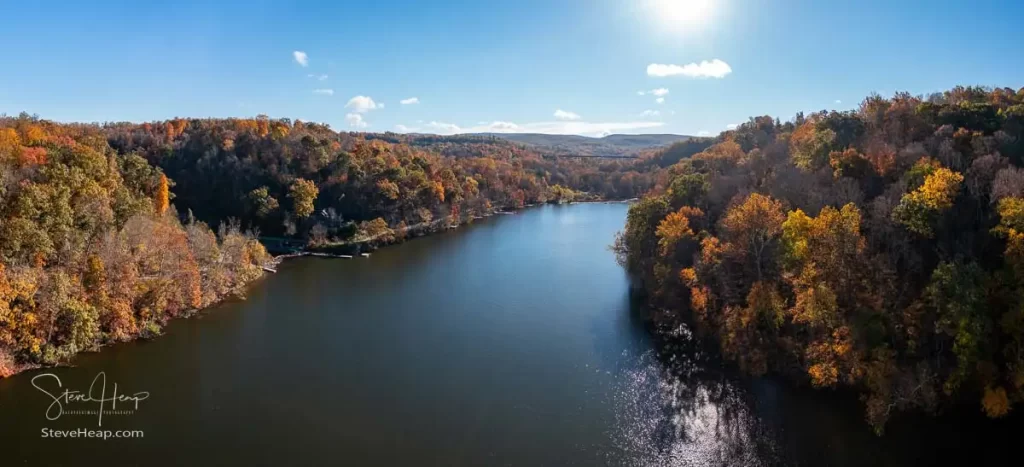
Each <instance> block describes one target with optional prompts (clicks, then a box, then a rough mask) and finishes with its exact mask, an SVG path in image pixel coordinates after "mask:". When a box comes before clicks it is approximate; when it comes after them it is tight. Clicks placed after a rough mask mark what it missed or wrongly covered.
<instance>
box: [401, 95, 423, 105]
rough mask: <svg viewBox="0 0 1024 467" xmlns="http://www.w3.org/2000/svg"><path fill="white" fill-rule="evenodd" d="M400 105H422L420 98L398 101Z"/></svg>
mask: <svg viewBox="0 0 1024 467" xmlns="http://www.w3.org/2000/svg"><path fill="white" fill-rule="evenodd" d="M398 103H400V104H402V105H411V104H419V103H420V98H418V97H410V98H408V99H402V100H400V101H398Z"/></svg>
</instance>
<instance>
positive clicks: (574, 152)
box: [470, 133, 692, 157]
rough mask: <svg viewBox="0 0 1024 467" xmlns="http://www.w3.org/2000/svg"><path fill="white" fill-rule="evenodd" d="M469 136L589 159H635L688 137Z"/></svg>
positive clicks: (662, 135)
mask: <svg viewBox="0 0 1024 467" xmlns="http://www.w3.org/2000/svg"><path fill="white" fill-rule="evenodd" d="M470 136H489V137H494V138H499V139H504V140H508V141H513V142H516V143H521V144H525V145H527V146H532V147H534V148H535V149H537V150H539V151H540V152H542V153H548V154H553V155H562V156H592V157H636V156H637V154H639V153H640V152H642V151H646V150H649V149H656V148H661V147H665V146H669V145H671V144H672V143H675V142H678V141H685V140H688V139H690V138H692V136H686V135H669V134H654V135H608V136H605V137H602V138H591V137H588V136H579V135H549V134H538V133H476V134H473V135H470Z"/></svg>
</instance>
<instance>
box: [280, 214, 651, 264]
mask: <svg viewBox="0 0 1024 467" xmlns="http://www.w3.org/2000/svg"><path fill="white" fill-rule="evenodd" d="M638 200H639V198H628V199H613V200H600V199H598V200H584V201H571V202H567V203H551V202H545V203H534V204H527V205H524V206H523V207H521V208H513V207H503V208H499V209H492V210H491V211H490V212H487V213H485V214H483V215H476V216H467V217H466V218H465V219H463V220H462V222H460V223H458V224H447V225H445V222H444V221H445V220H444V219H441V220H435V221H431V222H429V223H427V224H426V225H424V224H417V225H413V226H410V227H407V228H406V229H405V230H404V231H403V232H402V233H401V234H399V233H398V232H395V240H393V241H391V242H384V243H381V244H376V245H375V244H373V242H374V241H376V240H377V239H376V238H372V239H360V240H359V241H348V242H339V243H334V244H327V245H322V246H314V247H312V248H310V247H308V246H307V247H304V248H303V249H301V250H299V251H295V252H292V253H284V254H280V255H276V256H274V257H273V258H272V259H271V261H270V262H269V263H267V264H268V265H269V267H268V266H265V267H264V270H265V271H267V272H271V273H276V272H277V270H276V269H277V266H278V265H280V264H281V263H282V262H283V261H284V260H286V259H292V258H302V257H309V256H312V257H317V258H329V259H356V258H359V257H363V258H368V257H369V256H370V254H371V253H372V252H374V251H376V250H378V249H380V248H385V247H389V246H393V245H399V244H402V243H405V242H407V241H409V240H411V239H413V238H417V237H424V236H428V235H433V234H436V233H440V232H444V231H447V230H453V229H457V228H460V227H462V226H465V225H467V224H472V223H473V222H474V221H478V220H484V219H488V218H491V217H494V216H499V215H515V214H518V213H519V211H525V210H526V209H530V208H536V207H542V206H546V205H574V204H629V203H633V202H636V201H638ZM339 252H344V253H339Z"/></svg>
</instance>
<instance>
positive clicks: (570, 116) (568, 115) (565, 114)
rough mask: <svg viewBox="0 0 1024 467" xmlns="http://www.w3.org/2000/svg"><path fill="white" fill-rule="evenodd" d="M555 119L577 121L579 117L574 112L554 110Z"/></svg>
mask: <svg viewBox="0 0 1024 467" xmlns="http://www.w3.org/2000/svg"><path fill="white" fill-rule="evenodd" d="M554 116H555V118H556V119H558V120H579V119H580V115H579V114H577V113H575V112H569V111H566V110H562V109H556V110H555V115H554Z"/></svg>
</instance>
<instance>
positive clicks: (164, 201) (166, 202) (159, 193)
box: [156, 174, 171, 215]
mask: <svg viewBox="0 0 1024 467" xmlns="http://www.w3.org/2000/svg"><path fill="white" fill-rule="evenodd" d="M170 203H171V189H170V186H169V183H168V181H167V175H164V174H160V184H159V185H157V188H156V213H157V214H161V215H163V213H165V212H167V208H168V207H169V206H170Z"/></svg>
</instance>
